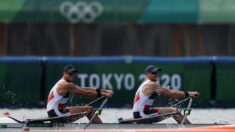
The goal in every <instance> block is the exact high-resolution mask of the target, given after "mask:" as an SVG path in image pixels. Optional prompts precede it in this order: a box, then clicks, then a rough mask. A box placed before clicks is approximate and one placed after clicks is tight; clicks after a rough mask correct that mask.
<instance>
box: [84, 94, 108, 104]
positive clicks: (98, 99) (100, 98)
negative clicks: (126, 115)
mask: <svg viewBox="0 0 235 132" xmlns="http://www.w3.org/2000/svg"><path fill="white" fill-rule="evenodd" d="M104 98H105V96H102V97H99V98H97V99H96V100H94V101H92V102H90V103H89V104H86V106H91V105H93V104H94V103H96V102H98V101H100V100H102V99H104Z"/></svg>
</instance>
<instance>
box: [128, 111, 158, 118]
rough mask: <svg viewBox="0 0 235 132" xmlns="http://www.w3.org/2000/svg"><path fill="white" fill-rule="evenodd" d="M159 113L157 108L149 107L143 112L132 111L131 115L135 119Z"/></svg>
mask: <svg viewBox="0 0 235 132" xmlns="http://www.w3.org/2000/svg"><path fill="white" fill-rule="evenodd" d="M158 115H160V112H159V110H158V109H151V110H147V111H143V112H133V116H134V118H135V119H137V118H147V117H152V116H158Z"/></svg>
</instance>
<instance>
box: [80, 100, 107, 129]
mask: <svg viewBox="0 0 235 132" xmlns="http://www.w3.org/2000/svg"><path fill="white" fill-rule="evenodd" d="M108 99H109V98H108V97H106V98H105V100H104V102H103V103H102V104H101V106H100V108H99V109H98V110H96V111H95V114H94V115H93V117H92V118H91V119H90V121H89V123H88V124H87V125H86V126H85V127H84V129H86V128H87V127H88V126H89V125H90V124H91V122H92V121H93V120H94V119H95V117H96V116H97V115H100V113H101V110H102V109H103V107H104V105H105V104H106V103H107V101H108Z"/></svg>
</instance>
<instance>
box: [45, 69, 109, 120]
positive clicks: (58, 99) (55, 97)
mask: <svg viewBox="0 0 235 132" xmlns="http://www.w3.org/2000/svg"><path fill="white" fill-rule="evenodd" d="M77 73H78V70H77V69H76V68H75V67H74V66H73V65H66V66H65V67H64V72H63V76H62V78H61V79H60V80H59V81H58V82H57V83H56V84H55V85H54V86H53V88H52V89H51V91H50V93H49V96H48V101H47V114H48V116H49V117H63V116H69V115H71V114H76V113H81V112H89V114H88V115H87V118H88V119H89V120H90V119H91V118H92V117H93V115H94V114H95V110H94V109H93V107H92V106H74V107H65V105H66V103H67V101H68V100H69V94H70V93H71V94H75V95H80V96H84V97H88V98H96V97H101V96H107V97H112V96H113V91H112V90H101V89H95V88H91V87H81V86H77V85H75V84H73V82H72V81H73V80H74V78H75V76H76V75H77ZM80 118H81V116H79V117H76V118H73V119H71V120H69V121H68V120H60V121H58V122H59V123H64V122H73V121H76V120H78V119H80ZM92 123H102V121H101V119H100V118H99V117H98V116H96V118H95V119H94V120H93V121H92Z"/></svg>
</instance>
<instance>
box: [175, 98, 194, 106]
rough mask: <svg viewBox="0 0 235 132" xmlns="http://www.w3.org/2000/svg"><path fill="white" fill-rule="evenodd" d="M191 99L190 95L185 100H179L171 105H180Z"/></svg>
mask: <svg viewBox="0 0 235 132" xmlns="http://www.w3.org/2000/svg"><path fill="white" fill-rule="evenodd" d="M189 99H191V97H188V98H186V99H184V100H182V101H180V102H178V103H176V104H174V105H172V106H171V107H177V106H178V105H180V104H182V103H184V102H186V101H187V100H189Z"/></svg>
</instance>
